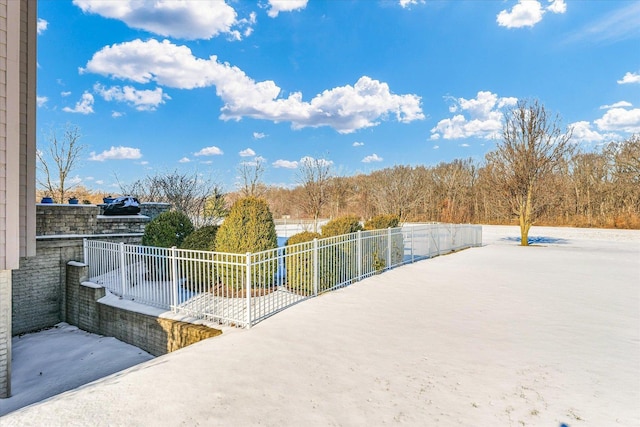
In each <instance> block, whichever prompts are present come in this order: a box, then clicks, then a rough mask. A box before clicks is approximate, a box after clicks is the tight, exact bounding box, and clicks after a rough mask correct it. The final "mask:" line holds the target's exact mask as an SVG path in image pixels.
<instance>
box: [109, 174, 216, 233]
mask: <svg viewBox="0 0 640 427" xmlns="http://www.w3.org/2000/svg"><path fill="white" fill-rule="evenodd" d="M118 183H119V185H120V189H121V191H122V193H123V194H130V195H132V196H135V197H137V198H138V199H140V200H141V201H153V202H164V203H170V204H171V205H172V208H173V209H175V210H177V211H180V212H184V213H185V214H186V215H187V216H189V218H190V219H191V221H192V222H193V224H194V225H195V226H196V227H200V226H203V225H208V224H213V223H216V222H217V221H218V220H220V219H221V218H222V217H224V215H225V214H226V210H225V202H224V195H223V193H222V190H221V187H220V186H219V185H218V184H216V183H215V182H213V181H212V180H211V179H208V178H204V177H203V176H201V175H199V174H198V173H197V172H193V173H184V172H178V171H177V170H174V171H173V172H168V173H158V174H156V175H149V176H147V177H145V178H143V179H142V180H137V181H135V182H133V183H132V184H130V185H125V184H122V183H121V182H118Z"/></svg>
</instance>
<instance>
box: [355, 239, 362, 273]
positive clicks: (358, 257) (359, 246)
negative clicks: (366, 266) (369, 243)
mask: <svg viewBox="0 0 640 427" xmlns="http://www.w3.org/2000/svg"><path fill="white" fill-rule="evenodd" d="M357 233H358V234H357V240H356V265H357V267H356V269H357V271H356V274H357V277H358V280H360V279H362V231H361V230H358V232H357Z"/></svg>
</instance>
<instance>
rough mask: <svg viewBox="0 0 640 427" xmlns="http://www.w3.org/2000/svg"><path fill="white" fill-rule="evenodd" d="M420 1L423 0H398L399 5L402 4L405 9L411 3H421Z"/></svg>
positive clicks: (422, 1) (422, 0)
mask: <svg viewBox="0 0 640 427" xmlns="http://www.w3.org/2000/svg"><path fill="white" fill-rule="evenodd" d="M422 3H424V0H400V6H402V7H403V8H405V9H406V8H408V7H409V6H411V5H414V4H422Z"/></svg>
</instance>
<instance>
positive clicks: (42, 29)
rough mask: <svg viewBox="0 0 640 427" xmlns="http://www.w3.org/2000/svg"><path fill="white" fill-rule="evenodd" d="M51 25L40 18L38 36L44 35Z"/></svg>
mask: <svg viewBox="0 0 640 427" xmlns="http://www.w3.org/2000/svg"><path fill="white" fill-rule="evenodd" d="M48 26H49V23H48V22H47V21H45V20H44V19H42V18H38V24H37V31H38V35H40V34H42V33H44V32H45V31H46V30H47V27H48Z"/></svg>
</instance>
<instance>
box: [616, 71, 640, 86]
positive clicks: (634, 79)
mask: <svg viewBox="0 0 640 427" xmlns="http://www.w3.org/2000/svg"><path fill="white" fill-rule="evenodd" d="M629 83H640V73H632V72H627V73H626V74H625V75H624V77H622V79H621V80H618V84H620V85H625V84H629Z"/></svg>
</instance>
